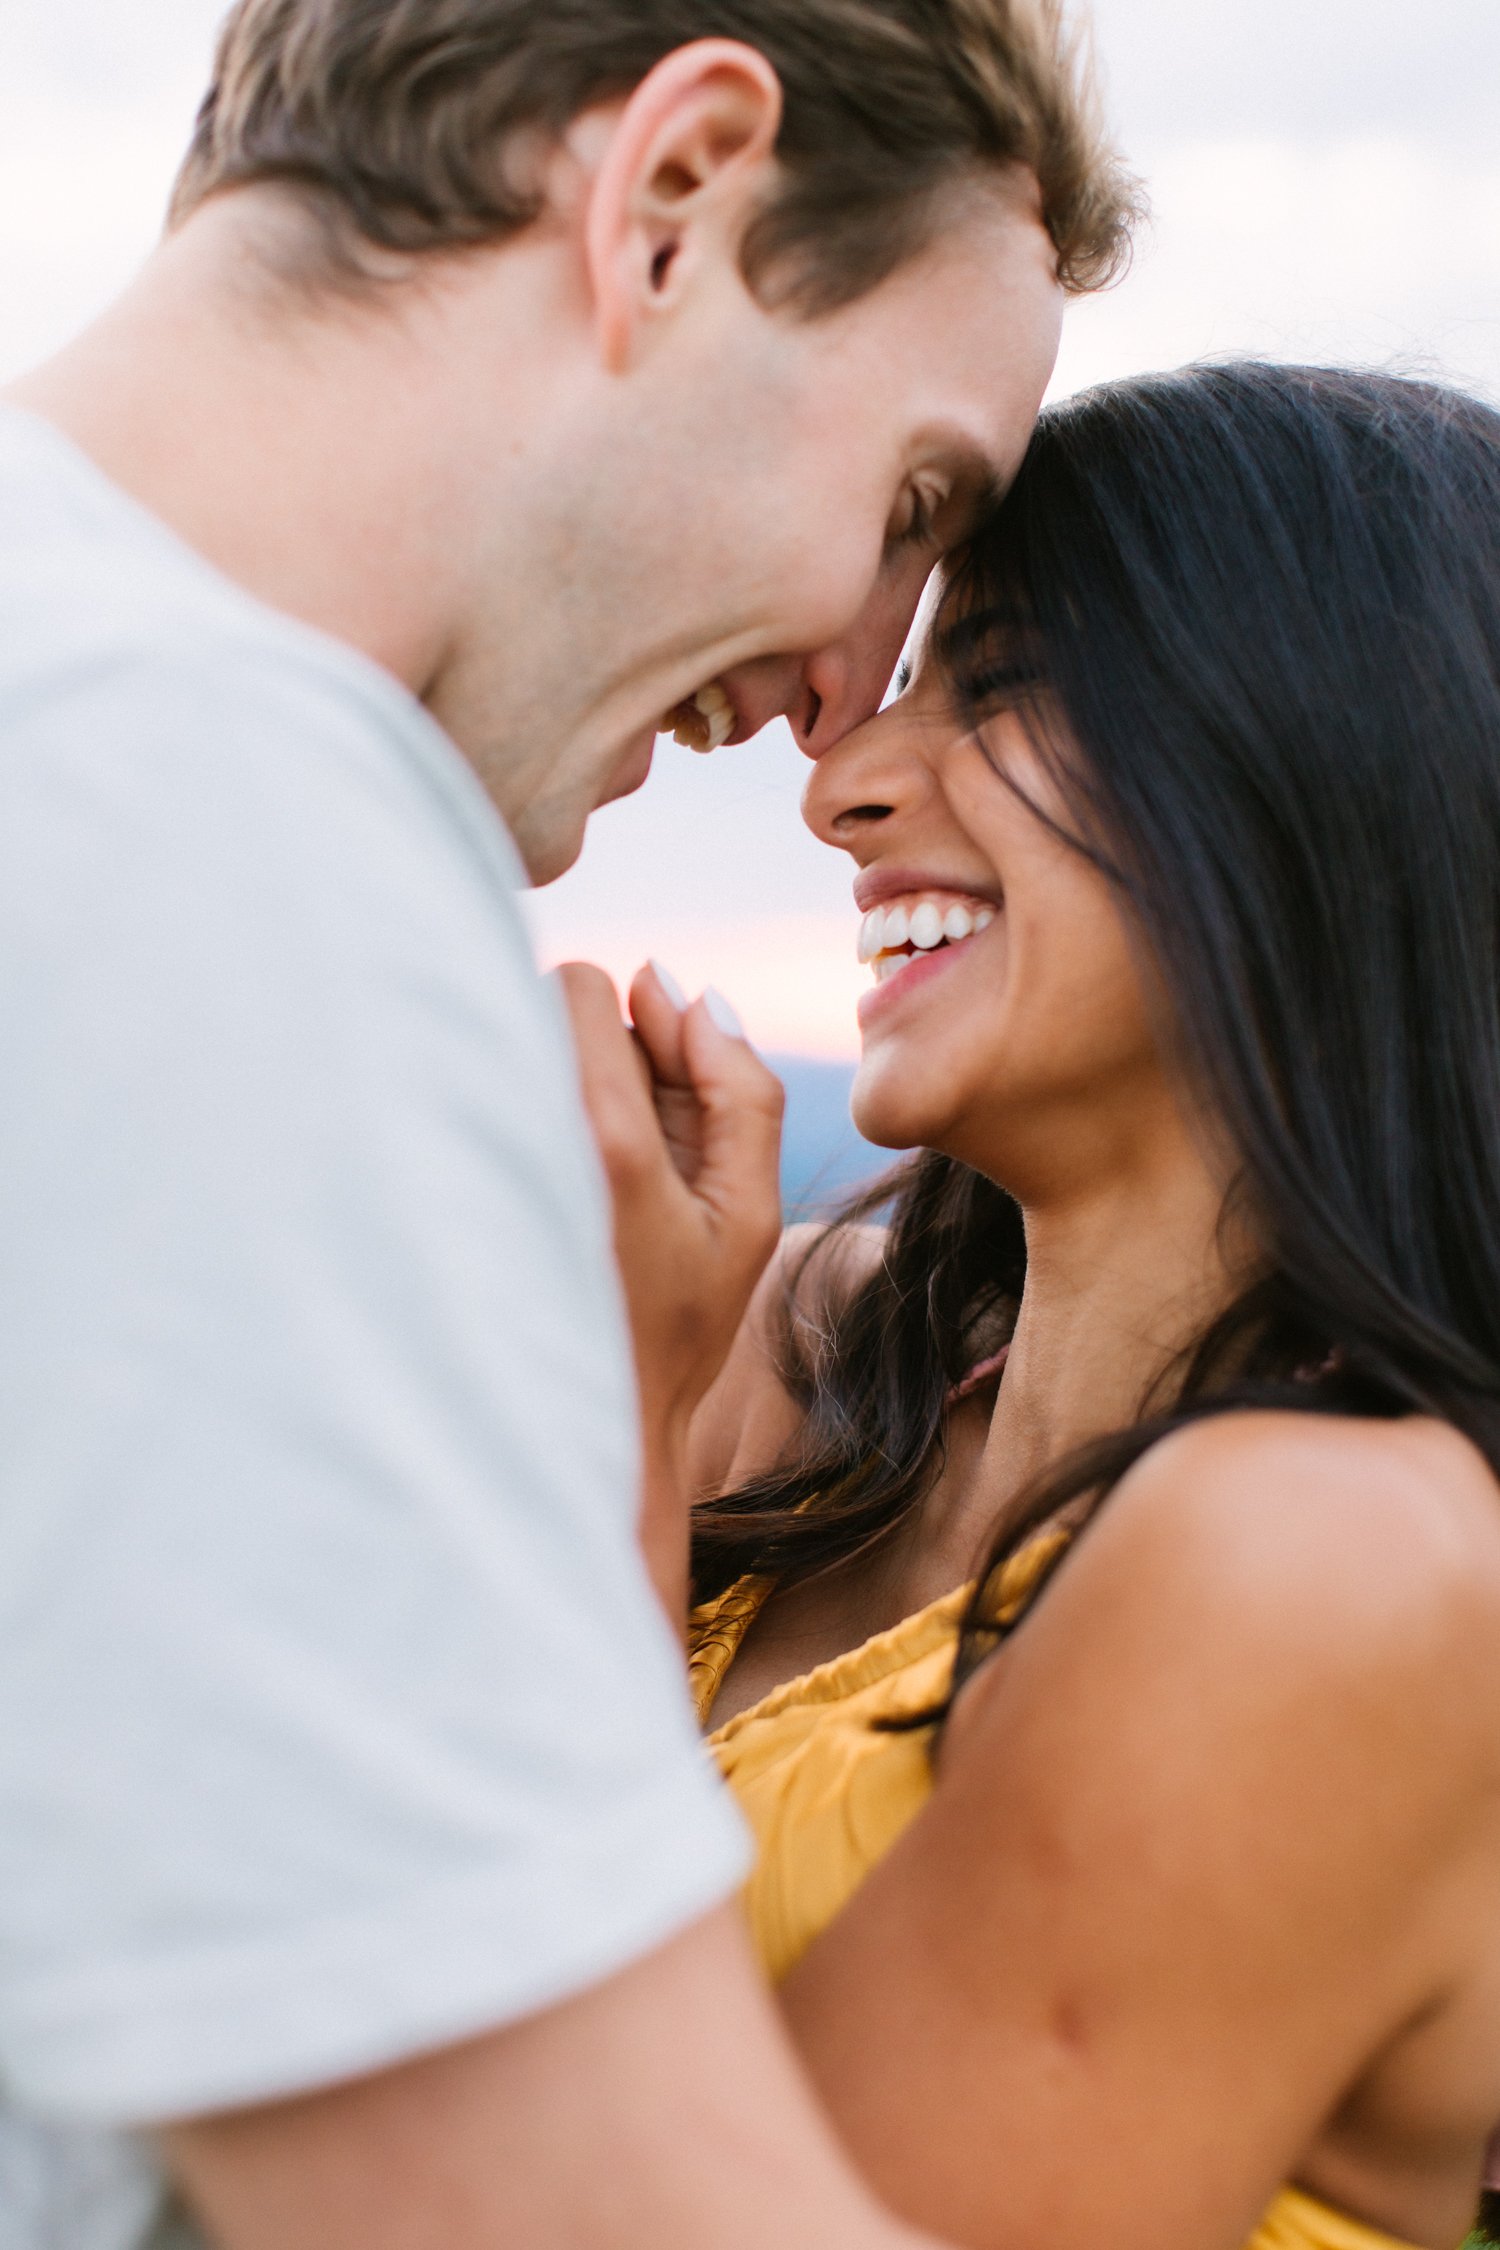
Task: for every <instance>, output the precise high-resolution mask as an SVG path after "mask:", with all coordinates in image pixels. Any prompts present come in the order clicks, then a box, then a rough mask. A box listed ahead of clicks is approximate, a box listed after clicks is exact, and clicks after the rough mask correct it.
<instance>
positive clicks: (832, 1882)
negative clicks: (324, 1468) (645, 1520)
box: [689, 1532, 1411, 2250]
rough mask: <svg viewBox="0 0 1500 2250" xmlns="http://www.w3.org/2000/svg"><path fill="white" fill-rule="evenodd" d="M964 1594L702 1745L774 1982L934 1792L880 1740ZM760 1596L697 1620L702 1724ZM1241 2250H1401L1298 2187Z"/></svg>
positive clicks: (1006, 1595)
mask: <svg viewBox="0 0 1500 2250" xmlns="http://www.w3.org/2000/svg"><path fill="white" fill-rule="evenodd" d="M1065 1537H1066V1535H1065V1534H1062V1533H1058V1532H1051V1533H1046V1534H1044V1535H1043V1536H1042V1537H1041V1538H1039V1539H1037V1540H1034V1541H1033V1542H1032V1544H1031V1545H1030V1546H1029V1547H1027V1548H1026V1549H1024V1550H1023V1552H1022V1553H1021V1554H1019V1555H1017V1556H1016V1557H1015V1558H1014V1559H1013V1560H1012V1562H1011V1563H1010V1564H1009V1565H1008V1567H1007V1570H1006V1572H1005V1573H1004V1575H1003V1576H1002V1578H1001V1580H1000V1582H999V1586H998V1589H997V1596H996V1605H995V1606H996V1608H997V1610H998V1614H999V1617H1000V1621H1001V1622H1009V1621H1010V1620H1011V1619H1013V1618H1014V1617H1016V1616H1018V1615H1019V1614H1020V1613H1021V1611H1022V1610H1024V1608H1025V1607H1026V1604H1027V1603H1028V1602H1029V1601H1030V1599H1031V1597H1032V1594H1033V1592H1034V1590H1035V1589H1036V1587H1037V1586H1038V1584H1039V1583H1040V1581H1041V1580H1042V1578H1043V1577H1044V1576H1045V1574H1046V1572H1047V1570H1048V1568H1049V1566H1050V1565H1051V1564H1052V1562H1053V1561H1054V1560H1055V1559H1056V1557H1057V1555H1058V1552H1059V1550H1060V1548H1061V1547H1062V1546H1063V1545H1064V1544H1065ZM969 1592H970V1589H969V1588H968V1587H961V1588H960V1589H959V1590H958V1592H956V1593H953V1594H949V1595H947V1596H946V1597H945V1598H944V1599H943V1600H942V1601H939V1602H934V1603H933V1604H932V1605H931V1607H930V1608H928V1609H924V1610H919V1611H918V1612H917V1613H916V1615H915V1616H913V1617H908V1618H907V1619H905V1621H904V1622H903V1623H902V1624H900V1625H897V1626H895V1627H893V1628H892V1630H891V1631H890V1632H887V1633H879V1634H877V1635H876V1636H875V1638H874V1639H873V1640H870V1641H866V1642H865V1644H864V1646H863V1647H862V1648H857V1649H853V1650H851V1651H850V1653H849V1654H848V1655H847V1656H840V1657H836V1658H835V1659H834V1660H833V1662H832V1663H829V1664H820V1665H819V1666H818V1667H817V1668H816V1670H814V1671H811V1672H808V1673H806V1674H805V1675H804V1676H803V1677H802V1678H801V1679H798V1680H791V1681H789V1682H788V1683H787V1685H786V1686H785V1687H780V1688H777V1689H776V1691H775V1692H774V1693H773V1694H771V1695H768V1696H766V1697H765V1699H764V1700H763V1701H762V1702H760V1703H757V1704H755V1705H754V1706H753V1707H752V1708H751V1709H749V1710H747V1711H741V1712H739V1713H738V1714H737V1715H736V1716H735V1717H734V1718H732V1719H730V1720H729V1721H728V1723H727V1724H726V1725H724V1726H722V1727H720V1728H719V1729H718V1730H717V1731H716V1732H715V1733H713V1734H711V1735H710V1736H709V1742H710V1746H711V1747H712V1749H713V1752H714V1754H715V1756H716V1757H717V1759H718V1761H719V1764H720V1766H721V1768H722V1769H723V1772H724V1775H725V1778H726V1779H727V1780H728V1782H729V1784H730V1787H731V1788H732V1789H733V1790H734V1793H735V1795H736V1797H737V1798H738V1799H739V1802H740V1805H741V1807H742V1809H743V1811H744V1813H745V1816H746V1818H747V1820H748V1821H749V1823H750V1827H751V1829H752V1831H753V1833H754V1836H755V1841H756V1846H757V1850H756V1864H755V1870H754V1873H753V1874H752V1875H751V1877H750V1880H749V1882H748V1884H747V1886H746V1890H745V1907H746V1912H747V1914H748V1918H749V1922H750V1928H751V1933H752V1935H753V1937H754V1940H755V1944H756V1947H757V1950H758V1951H759V1954H760V1957H761V1960H762V1962H763V1964H764V1966H765V1968H766V1971H767V1973H768V1974H769V1975H770V1976H771V1978H772V1979H773V1980H774V1981H777V1982H779V1981H780V1979H781V1978H783V1977H785V1976H787V1975H788V1974H789V1973H790V1971H791V1970H792V1969H793V1968H794V1967H795V1966H796V1964H797V1962H798V1961H800V1960H801V1958H802V1955H803V1954H804V1953H805V1952H806V1951H807V1948H808V1947H809V1946H810V1945H811V1944H812V1942H813V1940H814V1939H815V1938H817V1937H818V1936H820V1935H821V1933H822V1932H823V1931H824V1930H825V1929H826V1928H827V1927H828V1925H829V1923H830V1922H831V1921H832V1920H833V1918H834V1916H835V1915H836V1914H837V1913H838V1912H839V1911H840V1909H841V1908H842V1907H844V1906H846V1905H847V1904H848V1902H849V1900H850V1899H851V1898H852V1897H853V1895H854V1893H855V1891H856V1890H858V1888H859V1886H860V1884H861V1883H862V1882H863V1881H864V1879H865V1877H866V1876H867V1875H868V1874H869V1873H870V1871H871V1870H872V1868H874V1867H875V1866H876V1864H877V1863H878V1862H879V1861H880V1860H881V1859H882V1858H883V1857H884V1855H885V1854H886V1853H887V1852H888V1851H889V1850H890V1848H891V1846H892V1845H893V1844H894V1843H895V1842H896V1841H897V1839H898V1837H899V1836H900V1835H901V1834H902V1832H903V1830H905V1829H906V1828H907V1827H909V1826H910V1824H911V1822H912V1821H913V1820H914V1819H915V1818H916V1816H917V1814H918V1813H919V1812H920V1811H921V1809H922V1806H923V1805H924V1804H925V1802H926V1800H927V1797H928V1794H929V1792H930V1790H931V1788H932V1768H931V1763H930V1759H929V1754H928V1753H929V1748H930V1739H929V1735H928V1733H927V1731H926V1730H925V1729H924V1730H921V1731H918V1732H915V1733H910V1734H889V1733H885V1732H881V1731H878V1730H877V1727H876V1725H875V1722H876V1721H878V1720H889V1719H907V1718H911V1717H914V1716H915V1715H917V1714H918V1713H920V1712H923V1711H927V1710H931V1709H933V1708H934V1707H935V1706H937V1705H939V1704H941V1703H942V1701H943V1700H944V1698H945V1696H946V1694H947V1692H948V1684H949V1681H950V1679H951V1677H952V1670H953V1656H954V1651H955V1649H956V1647H957V1645H958V1633H959V1627H960V1624H961V1622H962V1619H963V1614H964V1610H965V1607H966V1605H967V1603H968V1599H969ZM769 1593H770V1586H769V1583H768V1582H767V1581H765V1580H763V1579H745V1580H742V1581H741V1583H740V1584H739V1585H738V1586H734V1587H731V1588H730V1590H729V1591H728V1593H726V1594H724V1595H721V1596H720V1598H719V1599H718V1600H717V1601H715V1602H711V1603H708V1604H706V1605H705V1606H704V1607H703V1608H702V1609H700V1610H697V1611H695V1612H694V1616H693V1620H692V1635H691V1642H690V1659H689V1664H690V1675H691V1679H692V1685H693V1690H694V1694H695V1697H696V1699H697V1704H698V1713H699V1717H700V1719H701V1720H702V1721H703V1722H704V1724H705V1725H706V1724H707V1722H708V1719H709V1717H710V1715H711V1713H712V1710H713V1706H714V1703H715V1701H716V1700H717V1697H718V1693H719V1689H720V1687H721V1686H722V1684H723V1680H724V1676H725V1674H726V1673H727V1671H728V1670H729V1667H730V1665H731V1664H732V1663H733V1662H734V1659H735V1657H736V1655H737V1654H738V1652H739V1648H740V1645H741V1643H742V1642H743V1640H744V1638H745V1635H746V1633H748V1631H749V1630H750V1627H751V1625H752V1624H753V1623H754V1622H755V1619H756V1617H757V1615H758V1614H759V1612H760V1609H761V1607H762V1605H763V1603H764V1602H765V1600H766V1599H767V1596H768V1595H769ZM1245 2250H1411V2246H1410V2245H1408V2244H1403V2243H1399V2242H1397V2241H1396V2240H1395V2239H1394V2237H1393V2236H1391V2235H1386V2234H1380V2233H1378V2232H1376V2230H1375V2229H1374V2228H1371V2227H1366V2226H1361V2225H1360V2224H1359V2223H1358V2221H1356V2220H1354V2219H1349V2218H1345V2217H1344V2216H1343V2214H1342V2213H1341V2212H1338V2211H1335V2210H1333V2209H1331V2208H1330V2207H1329V2206H1328V2205H1327V2204H1323V2203H1319V2202H1318V2201H1317V2200H1316V2199H1315V2198H1314V2197H1312V2196H1309V2195H1304V2194H1302V2193H1301V2192H1300V2191H1299V2190H1298V2189H1296V2188H1285V2189H1283V2190H1282V2192H1281V2194H1279V2195H1278V2196H1277V2197H1276V2200H1275V2202H1274V2203H1273V2204H1272V2205H1271V2207H1270V2209H1269V2210H1268V2211H1267V2212H1266V2214H1265V2216H1264V2218H1263V2219H1262V2220H1261V2222H1260V2225H1259V2226H1258V2227H1257V2228H1256V2230H1255V2232H1254V2234H1253V2235H1252V2236H1251V2237H1250V2240H1249V2241H1248V2242H1247V2244H1246V2245H1245Z"/></svg>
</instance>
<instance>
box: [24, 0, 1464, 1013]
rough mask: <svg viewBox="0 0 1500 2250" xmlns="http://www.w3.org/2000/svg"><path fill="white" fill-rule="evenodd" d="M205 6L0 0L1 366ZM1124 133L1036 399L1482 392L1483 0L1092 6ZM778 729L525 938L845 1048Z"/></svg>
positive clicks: (69, 281)
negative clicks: (1135, 237)
mask: <svg viewBox="0 0 1500 2250" xmlns="http://www.w3.org/2000/svg"><path fill="white" fill-rule="evenodd" d="M219 13H220V7H219V4H218V0H145V4H144V5H143V4H141V0H134V4H131V5H126V0H0V380H3V379H4V378H5V377H6V376H7V375H10V374H12V373H15V372H17V371H19V370H20V369H21V368H23V367H25V366H27V365H28V364H30V363H31V362H33V361H34V360H35V359H37V358H39V357H41V356H42V355H43V354H45V353H46V352H47V351H48V350H49V349H51V348H52V347H53V346H54V345H55V344H57V343H58V342H60V341H61V340H62V339H63V338H64V337H65V336H66V335H67V334H68V332H69V330H70V329H71V328H73V327H74V326H76V325H77V324H78V323H80V322H81V321H83V320H84V319H86V318H87V317H88V316H89V314H90V313H91V312H93V311H94V310H95V309H96V308H97V307H98V306H100V305H101V304H103V303H104V302H106V301H107V299H108V297H109V296H110V294H111V293H112V291H113V290H114V289H116V288H117V287H118V286H119V285H120V283H121V282H122V281H123V280H125V279H126V278H127V276H128V275H129V273H130V272H131V270H132V269H133V267H134V266H135V264H136V263H137V262H138V261H139V259H140V258H141V257H143V256H144V255H145V253H146V251H147V250H148V249H149V247H150V244H151V241H152V239H153V236H154V234H155V231H156V229H157V227H158V225H159V221H160V215H161V210H162V205H163V202H164V199H165V196H166V192H167V187H168V184H169V182H170V179H171V175H172V172H173V169H174V166H175V163H176V159H177V156H178V153H179V151H180V148H181V145H182V143H183V141H184V140H185V137H186V134H187V130H188V127H189V124H190V122H191V118H192V113H193V108H194V105H195V102H196V99H197V96H198V93H199V91H200V89H201V85H202V82H203V78H204V75H205V71H206V66H207V58H208V54H209V51H210V47H211V43H212V36H213V30H214V26H215V23H216V20H217V18H218V15H219ZM1096 22H1097V25H1098V39H1099V46H1100V50H1101V53H1102V55H1103V58H1104V61H1105V65H1106V70H1107V77H1108V82H1109V85H1110V88H1111V99H1112V107H1113V110H1114V114H1115V118H1116V121H1117V126H1118V130H1119V133H1120V136H1121V138H1122V139H1123V141H1124V143H1125V146H1126V148H1127V151H1128V152H1129V154H1130V156H1131V158H1132V161H1133V162H1134V164H1135V166H1136V168H1137V169H1138V170H1139V171H1140V172H1142V173H1143V174H1144V176H1145V177H1146V180H1147V182H1148V185H1149V187H1150V190H1151V194H1152V199H1153V203H1154V207H1155V219H1154V223H1153V226H1152V228H1151V230H1150V233H1149V234H1148V237H1147V239H1146V241H1145V242H1144V244H1143V245H1142V249H1141V253H1140V256H1139V258H1138V260H1137V264H1136V269H1135V271H1134V273H1133V274H1132V276H1131V278H1130V279H1129V280H1128V281H1127V282H1126V283H1125V284H1124V285H1123V287H1122V288H1120V289H1119V290H1117V291H1116V292H1114V293H1113V294H1112V295H1111V296H1109V297H1107V298H1104V299H1101V300H1098V301H1095V302H1091V303H1088V304H1085V305H1082V306H1079V307H1077V308H1075V309H1074V311H1073V312H1072V314H1071V315H1070V320H1069V330H1068V335H1067V338H1066V341H1065V344H1064V350H1063V360H1062V365H1061V367H1060V369H1059V374H1058V382H1057V385H1056V390H1057V392H1058V394H1059V395H1060V394H1062V393H1064V392H1067V391H1070V390H1073V389H1076V388H1078V387H1079V386H1080V385H1081V384H1084V383H1089V382H1094V381H1098V380H1101V379H1103V378H1106V377H1109V376H1112V375H1122V374H1129V373H1133V372H1136V371H1138V370H1141V369H1144V368H1150V367H1166V366H1174V365H1178V364H1180V363H1181V362H1182V361H1184V360H1186V359H1191V358H1194V357H1197V356H1199V355H1202V354H1206V353H1213V354H1223V353H1226V352H1231V351H1253V352H1258V353H1261V354H1264V355H1268V356H1273V357H1278V358H1316V359H1322V360H1339V361H1357V362H1364V363H1371V362H1373V363H1376V364H1379V365H1382V366H1392V365H1394V366H1397V367H1401V368H1407V369H1420V370H1423V371H1432V372H1439V373H1443V374H1446V375H1449V376H1451V377H1452V378H1454V379H1456V380H1459V381H1462V382H1466V383H1469V384H1472V385H1475V386H1476V387H1479V388H1481V389H1483V390H1485V391H1486V392H1487V393H1488V394H1489V395H1491V396H1493V397H1495V398H1497V399H1500V4H1497V0H1426V4H1425V5H1424V6H1422V7H1414V6H1413V5H1412V4H1411V0H1098V5H1097V8H1096ZM806 770H807V769H806V766H805V764H804V761H803V760H802V759H801V758H800V757H799V756H798V754H797V752H796V751H795V749H794V748H793V747H792V745H791V742H790V738H789V737H787V736H786V734H785V732H784V730H779V729H772V730H769V731H768V733H767V734H766V735H764V736H762V737H761V739H760V740H759V741H757V742H755V743H752V744H747V745H745V746H744V747H742V748H740V749H737V750H726V751H722V752H720V754H719V755H718V757H716V758H714V759H710V760H703V759H698V758H694V757H692V756H691V754H690V753H688V752H686V751H681V750H678V749H676V748H675V747H674V746H672V745H671V744H664V745H663V746H662V748H661V751H660V753H659V755H658V759H657V768H656V772H655V773H654V775H653V777H652V779H651V781H650V783H649V784H648V786H647V788H646V789H645V790H644V791H643V792H642V794H641V795H640V796H639V797H638V798H636V799H634V800H633V801H632V802H630V803H629V804H627V805H623V806H617V807H613V808H611V809H610V810H609V811H607V812H605V813H604V814H603V815H602V816H601V817H600V818H599V820H598V821H597V822H596V824H595V828H594V832H593V836H592V839H591V841H590V844H589V847H588V850H587V852H586V853H585V855H584V859H583V862H582V864H581V866H580V867H579V868H578V869H577V870H576V872H575V873H574V874H573V875H571V876H569V877H568V878H566V880H565V881H564V882H563V883H561V884H559V885H557V886H555V888H554V889H553V890H552V891H551V892H549V893H546V894H543V895H542V896H541V897H539V898H538V899H537V901H536V923H537V928H538V932H539V936H540V939H541V942H542V944H543V947H544V950H545V951H546V952H547V953H548V954H549V955H550V956H551V957H553V958H559V957H562V956H564V955H567V954H570V953H577V954H581V955H585V956H588V957H591V958H594V959H599V960H603V961H604V962H605V963H606V964H607V965H609V966H611V967H612V968H614V969H616V970H617V971H619V972H621V973H625V972H627V971H628V970H629V969H630V968H631V967H633V966H634V965H635V964H636V963H637V962H638V961H640V960H641V959H643V958H645V957H646V956H647V955H648V954H651V953H655V954H658V955H659V956H660V957H661V958H662V959H664V960H665V961H666V962H668V964H669V965H670V966H671V967H672V968H673V969H674V970H675V971H676V973H677V974H678V976H679V977H680V978H681V979H682V980H683V982H684V983H687V984H689V985H690V986H693V987H696V986H698V985H701V984H703V983H705V982H714V983H716V984H719V985H720V986H722V987H723V988H724V989H725V990H726V991H727V992H728V993H729V994H730V995H731V997H732V998H734V999H735V1000H736V1001H737V1002H738V1003H739V1005H740V1007H741V1009H742V1012H743V1013H744V1015H745V1017H746V1019H747V1021H748V1023H749V1025H750V1027H751V1030H752V1032H753V1033H754V1034H755V1036H756V1037H757V1038H758V1039H759V1040H760V1041H761V1043H762V1044H763V1045H766V1046H770V1047H775V1048H782V1049H793V1050H799V1051H801V1052H804V1053H809V1054H819V1053H821V1054H846V1053H852V1052H853V1051H854V1045H855V1034H854V1021H853V1008H854V1001H855V999H856V997H857V995H858V992H859V990H860V988H861V985H862V983H863V982H864V975H863V972H861V971H859V970H858V969H857V967H856V965H855V962H854V935H855V918H854V914H853V910H852V908H851V906H850V904H849V893H848V882H849V878H848V870H847V867H846V865H845V863H844V862H843V861H842V860H841V859H838V858H836V857H835V856H834V855H832V854H829V853H826V852H825V851H824V850H823V849H822V848H821V847H820V846H818V845H816V844H814V843H813V842H812V840H811V839H810V838H809V837H808V836H807V835H806V832H805V831H804V830H803V828H802V825H801V822H800V820H799V818H798V813H797V800H798V796H799V793H800V788H801V783H802V779H803V776H804V775H805V772H806Z"/></svg>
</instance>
